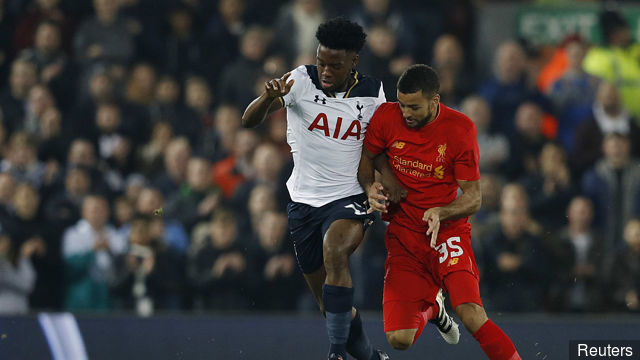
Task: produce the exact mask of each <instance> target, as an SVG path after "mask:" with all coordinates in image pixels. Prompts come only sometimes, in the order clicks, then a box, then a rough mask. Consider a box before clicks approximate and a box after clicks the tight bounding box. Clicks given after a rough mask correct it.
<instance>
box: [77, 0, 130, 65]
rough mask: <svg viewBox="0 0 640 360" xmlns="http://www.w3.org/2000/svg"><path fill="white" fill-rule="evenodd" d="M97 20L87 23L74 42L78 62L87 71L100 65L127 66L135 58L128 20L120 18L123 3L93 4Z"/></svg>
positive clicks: (101, 0)
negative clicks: (93, 66)
mask: <svg viewBox="0 0 640 360" xmlns="http://www.w3.org/2000/svg"><path fill="white" fill-rule="evenodd" d="M93 7H94V10H95V17H94V18H90V19H87V20H85V21H84V22H83V23H82V24H81V25H80V27H79V28H78V31H77V32H76V35H75V38H74V39H73V48H74V53H75V55H76V60H77V62H78V63H79V64H80V65H81V66H82V67H83V68H84V69H87V68H88V67H89V66H90V65H92V64H95V63H98V62H106V63H116V64H126V63H127V62H128V61H130V60H131V59H132V58H133V56H134V54H135V49H134V43H133V36H132V34H131V33H130V32H129V28H128V26H127V21H126V19H124V18H122V17H120V16H118V10H119V7H120V2H118V1H112V0H93Z"/></svg>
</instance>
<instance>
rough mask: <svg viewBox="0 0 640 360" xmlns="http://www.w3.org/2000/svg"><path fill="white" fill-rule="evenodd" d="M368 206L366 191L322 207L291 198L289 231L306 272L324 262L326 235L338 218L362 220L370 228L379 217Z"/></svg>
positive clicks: (288, 209)
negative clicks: (323, 252)
mask: <svg viewBox="0 0 640 360" xmlns="http://www.w3.org/2000/svg"><path fill="white" fill-rule="evenodd" d="M367 208H368V206H367V196H366V195H365V194H364V193H362V194H359V195H353V196H349V197H346V198H343V199H338V200H335V201H332V202H330V203H328V204H326V205H323V206H321V207H313V206H310V205H307V204H301V203H297V202H290V203H289V205H288V206H287V213H288V215H289V233H290V234H291V238H292V239H293V247H294V249H295V251H296V258H297V259H298V266H300V269H301V270H302V272H303V273H305V274H310V273H313V272H315V271H316V270H318V269H319V268H320V267H321V266H322V265H323V263H324V260H323V256H322V239H324V234H325V233H326V232H327V230H329V226H331V224H332V223H333V222H334V221H336V220H340V219H357V220H361V221H362V225H363V231H364V230H366V228H367V227H368V226H369V225H370V224H371V223H372V222H373V220H374V219H375V215H374V214H373V213H371V214H367Z"/></svg>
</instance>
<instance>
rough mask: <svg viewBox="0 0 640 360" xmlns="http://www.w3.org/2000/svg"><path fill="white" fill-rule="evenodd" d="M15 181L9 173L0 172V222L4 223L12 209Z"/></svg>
mask: <svg viewBox="0 0 640 360" xmlns="http://www.w3.org/2000/svg"><path fill="white" fill-rule="evenodd" d="M15 188H16V182H15V180H14V178H13V176H11V174H9V173H6V172H0V224H5V222H6V221H8V220H9V218H10V216H11V212H12V210H13V203H12V201H13V194H14V192H15Z"/></svg>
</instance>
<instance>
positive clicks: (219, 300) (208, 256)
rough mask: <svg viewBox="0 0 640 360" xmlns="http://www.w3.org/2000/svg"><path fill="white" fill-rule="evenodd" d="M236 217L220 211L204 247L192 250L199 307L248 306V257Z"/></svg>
mask: <svg viewBox="0 0 640 360" xmlns="http://www.w3.org/2000/svg"><path fill="white" fill-rule="evenodd" d="M237 234H238V229H237V223H236V217H235V215H234V214H233V213H232V212H229V211H227V210H218V211H216V213H215V214H214V215H213V218H212V219H211V222H210V224H209V236H208V237H207V239H206V241H205V244H204V246H203V247H201V248H199V249H197V250H196V251H193V252H190V256H189V262H188V269H187V274H188V278H189V282H190V283H191V286H192V287H193V288H194V297H195V299H194V300H195V307H196V308H199V309H203V308H204V309H216V310H227V309H244V308H246V307H247V305H248V298H247V295H248V294H247V289H246V288H245V287H242V286H238V285H239V284H246V282H247V280H248V279H247V277H248V274H247V259H246V257H245V255H244V251H243V249H242V247H241V246H240V244H239V242H238V241H237Z"/></svg>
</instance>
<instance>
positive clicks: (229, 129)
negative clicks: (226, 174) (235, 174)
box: [200, 104, 242, 162]
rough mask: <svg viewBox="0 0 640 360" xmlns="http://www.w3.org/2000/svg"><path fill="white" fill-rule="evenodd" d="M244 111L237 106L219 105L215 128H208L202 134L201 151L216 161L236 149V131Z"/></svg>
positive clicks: (215, 117)
mask: <svg viewBox="0 0 640 360" xmlns="http://www.w3.org/2000/svg"><path fill="white" fill-rule="evenodd" d="M241 121H242V112H241V111H240V109H239V108H238V107H237V106H234V105H230V104H223V105H220V106H218V108H217V109H216V112H215V116H214V128H213V129H207V130H206V132H205V133H204V135H203V136H202V141H201V144H200V151H201V152H202V154H203V155H205V156H206V157H207V158H209V159H212V160H213V161H214V162H215V161H219V160H222V159H224V158H226V157H228V156H230V155H232V154H233V153H234V151H235V146H236V144H235V139H236V133H237V132H238V129H239V128H240V123H241Z"/></svg>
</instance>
